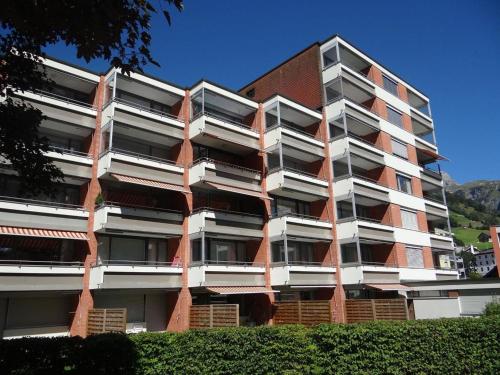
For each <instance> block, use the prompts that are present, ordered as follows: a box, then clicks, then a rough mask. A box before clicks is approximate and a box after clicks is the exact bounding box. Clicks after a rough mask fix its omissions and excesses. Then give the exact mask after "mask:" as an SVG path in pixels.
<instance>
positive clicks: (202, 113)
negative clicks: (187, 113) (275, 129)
mask: <svg viewBox="0 0 500 375" xmlns="http://www.w3.org/2000/svg"><path fill="white" fill-rule="evenodd" d="M201 116H207V117H212V118H214V119H216V120H220V121H223V122H227V123H230V124H231V125H234V126H238V127H240V128H242V129H244V130H250V131H251V132H254V133H258V131H257V130H255V129H252V128H251V127H250V126H249V125H247V124H244V123H243V122H239V121H235V120H233V119H230V118H227V117H224V116H222V115H219V114H217V113H213V112H210V111H207V110H205V111H200V112H198V113H197V114H195V115H194V116H193V117H192V118H191V122H193V121H194V120H196V119H198V118H199V117H201Z"/></svg>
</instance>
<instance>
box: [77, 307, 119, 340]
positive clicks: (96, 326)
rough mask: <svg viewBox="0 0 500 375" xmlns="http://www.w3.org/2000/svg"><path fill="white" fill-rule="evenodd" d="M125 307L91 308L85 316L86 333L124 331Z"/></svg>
mask: <svg viewBox="0 0 500 375" xmlns="http://www.w3.org/2000/svg"><path fill="white" fill-rule="evenodd" d="M126 329H127V309H91V310H89V312H88V316H87V335H96V334H99V333H106V332H125V331H126Z"/></svg>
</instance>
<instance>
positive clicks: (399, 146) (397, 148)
mask: <svg viewBox="0 0 500 375" xmlns="http://www.w3.org/2000/svg"><path fill="white" fill-rule="evenodd" d="M391 145H392V153H393V154H394V155H397V156H400V157H402V158H403V159H408V148H407V147H406V144H404V143H401V142H398V141H396V140H394V139H391Z"/></svg>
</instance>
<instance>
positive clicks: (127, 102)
mask: <svg viewBox="0 0 500 375" xmlns="http://www.w3.org/2000/svg"><path fill="white" fill-rule="evenodd" d="M112 101H113V102H116V103H121V104H125V105H128V106H130V107H134V108H137V109H139V110H140V111H144V112H149V113H153V114H155V115H159V116H161V117H166V118H169V119H172V120H177V121H181V122H182V121H183V120H182V117H178V116H176V115H173V114H171V113H168V112H164V111H160V110H159V109H154V108H151V107H146V106H144V105H141V104H139V103H135V102H133V101H130V100H126V99H122V98H116V97H115V98H113V100H112Z"/></svg>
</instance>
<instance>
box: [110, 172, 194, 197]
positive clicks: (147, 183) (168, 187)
mask: <svg viewBox="0 0 500 375" xmlns="http://www.w3.org/2000/svg"><path fill="white" fill-rule="evenodd" d="M111 176H113V177H114V178H116V179H117V180H118V181H120V182H128V183H130V184H136V185H142V186H150V187H155V188H159V189H166V190H173V191H180V192H181V193H186V192H187V191H186V190H185V189H184V187H182V186H180V185H174V184H169V183H166V182H161V181H154V180H146V179H144V178H139V177H132V176H125V175H122V174H116V173H111Z"/></svg>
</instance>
